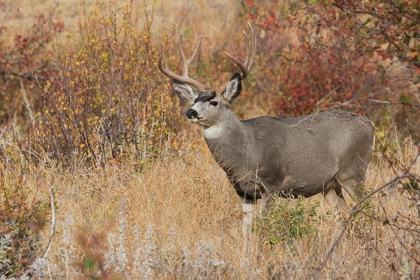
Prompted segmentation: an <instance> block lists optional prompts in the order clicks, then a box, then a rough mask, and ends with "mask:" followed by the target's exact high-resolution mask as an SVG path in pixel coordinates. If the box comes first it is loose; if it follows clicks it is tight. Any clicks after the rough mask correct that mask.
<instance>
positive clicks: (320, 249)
mask: <svg viewBox="0 0 420 280" xmlns="http://www.w3.org/2000/svg"><path fill="white" fill-rule="evenodd" d="M187 147H189V148H185V149H183V150H182V151H180V152H179V153H173V154H168V155H167V156H164V157H162V158H161V159H160V160H159V161H157V162H156V163H155V164H152V165H150V166H149V167H148V168H147V169H146V170H145V171H144V172H138V171H136V169H135V168H134V164H127V165H108V166H106V167H105V169H101V168H98V169H95V170H92V169H84V168H82V167H78V168H76V169H75V170H73V171H71V172H70V171H68V170H67V171H65V170H61V169H60V168H51V167H48V168H40V169H38V170H35V171H32V172H31V174H30V175H27V181H26V182H27V183H26V184H27V187H28V188H31V187H32V186H34V185H36V184H35V181H37V182H39V181H40V179H43V180H44V181H43V182H44V183H43V186H44V187H45V189H44V190H45V191H44V196H45V199H48V193H47V189H48V187H49V186H52V185H54V186H55V188H56V190H57V195H56V198H55V200H56V202H57V203H58V204H59V207H58V208H59V212H60V216H59V218H58V221H57V231H56V235H55V236H54V238H53V246H52V249H51V252H50V253H49V256H48V259H49V261H50V263H51V265H52V266H51V267H52V271H53V274H54V273H58V272H59V271H61V272H62V271H63V269H65V265H64V264H65V261H64V259H63V257H62V255H63V249H66V250H68V251H66V252H68V254H70V255H71V256H69V259H70V260H71V261H69V262H68V265H69V273H70V276H71V277H70V278H74V277H76V276H77V274H78V273H81V271H82V270H83V269H82V268H83V265H82V263H83V259H85V260H86V259H87V258H89V259H92V260H93V261H94V262H96V264H95V265H94V268H96V269H97V270H99V269H98V266H97V265H98V264H100V263H101V262H102V264H104V263H106V262H107V258H108V259H109V258H110V257H109V254H111V255H112V254H114V257H115V259H122V258H123V259H124V258H126V259H127V261H126V266H123V267H124V269H122V270H118V267H117V266H114V267H113V268H114V271H117V272H120V273H115V272H114V274H113V275H114V276H116V275H119V276H120V277H122V278H123V279H130V278H131V277H133V275H137V276H139V275H140V274H141V275H143V274H144V273H145V272H144V271H143V272H141V273H140V272H136V273H135V272H134V269H135V263H136V262H137V263H139V261H138V260H139V259H140V260H141V261H140V263H141V264H142V265H139V266H138V267H144V265H145V264H144V263H145V258H146V257H147V256H146V257H145V254H146V253H145V252H146V251H145V249H144V248H148V247H147V246H148V245H147V244H149V243H150V242H151V241H150V240H149V241H147V239H146V237H143V235H144V232H145V231H146V229H147V228H148V226H150V229H152V230H153V234H151V233H150V232H149V239H150V234H151V236H153V238H152V240H154V241H153V242H154V243H153V244H155V245H154V246H156V247H153V248H154V249H153V250H152V253H150V254H149V256H148V257H147V258H150V260H151V264H152V265H149V268H150V271H149V272H150V274H147V275H146V276H147V277H150V278H151V279H162V278H163V277H166V279H175V278H186V277H188V278H193V279H196V278H207V279H213V278H222V279H232V278H233V279H249V278H256V279H258V278H262V279H267V278H272V279H308V278H309V277H311V276H314V273H315V268H316V267H317V266H318V265H319V263H320V262H321V261H322V260H323V259H324V257H325V253H326V252H327V250H328V249H329V248H330V246H331V244H332V242H333V241H334V239H335V238H336V236H337V234H338V232H339V231H340V230H341V228H342V223H343V221H342V220H341V219H339V218H338V216H336V215H326V213H327V211H328V210H329V209H328V206H327V205H326V203H324V201H323V199H322V197H321V196H320V195H317V196H315V197H313V198H310V199H306V200H304V201H303V203H304V205H305V207H306V206H307V205H310V204H313V203H314V202H316V201H317V200H320V206H319V207H318V208H316V211H317V216H318V217H321V216H323V217H324V218H323V219H321V218H319V219H318V218H315V220H314V221H313V222H312V223H311V224H308V225H307V226H309V227H312V229H313V232H314V234H313V235H312V236H302V237H296V238H292V239H291V240H289V242H279V243H278V244H275V245H268V243H265V242H263V240H259V239H258V237H257V236H254V237H253V240H252V242H251V245H250V247H251V251H250V253H249V255H246V256H244V255H243V252H242V244H243V243H242V237H241V231H240V225H241V218H242V213H241V211H240V207H239V206H240V203H239V197H237V195H236V193H235V192H234V190H233V188H232V187H231V186H230V185H229V182H228V181H227V179H226V176H225V174H224V173H223V171H222V170H221V169H220V168H219V167H218V166H217V164H216V163H215V162H214V160H213V159H212V156H211V155H210V153H209V152H208V151H207V150H206V149H192V148H191V147H190V146H187ZM402 150H404V152H401V154H400V155H399V156H400V159H401V160H402V162H404V163H406V164H408V163H409V161H410V160H412V159H413V157H414V155H415V153H416V150H415V149H414V147H413V146H411V147H410V148H405V149H402ZM413 171H415V172H417V174H418V172H420V163H419V162H417V163H416V165H415V166H414V167H413ZM394 176H395V174H394V173H393V171H392V170H391V169H390V167H389V165H388V163H387V162H386V161H385V160H383V158H381V157H379V156H378V157H376V159H375V162H373V163H372V164H371V165H370V167H369V173H368V178H367V188H370V189H376V188H377V187H379V186H381V185H382V184H385V183H386V182H388V181H389V180H390V179H391V178H393V177H394ZM278 203H280V204H281V203H285V201H284V200H281V199H280V200H279V201H278ZM289 203H291V205H292V206H293V205H294V204H293V203H296V202H294V201H292V202H289ZM409 203H411V201H410V200H408V199H407V197H405V196H404V195H401V194H400V193H399V192H397V189H395V188H389V189H386V190H385V191H384V192H380V193H379V194H378V195H375V196H374V197H373V199H372V200H370V204H368V205H366V206H365V208H364V210H362V213H361V214H359V215H358V216H357V218H356V219H354V220H353V221H352V222H351V225H350V227H349V229H348V230H347V231H346V233H345V236H344V237H343V239H342V240H341V241H340V242H339V245H338V247H337V248H336V250H335V252H334V254H333V256H332V257H331V259H330V260H329V261H328V263H327V265H326V267H325V268H323V269H322V271H321V273H320V274H319V275H318V276H320V278H321V279H367V278H371V279H389V278H393V279H395V278H400V277H402V276H404V275H405V276H407V275H409V276H410V273H411V277H413V278H412V279H417V278H416V277H418V276H419V273H420V272H419V270H418V265H416V264H415V263H413V261H412V255H411V256H410V252H412V253H413V254H418V252H416V250H418V249H417V248H418V242H419V236H418V230H419V229H418V228H415V227H412V229H413V230H417V233H416V232H412V233H411V234H410V233H408V232H407V231H405V230H398V229H396V227H394V226H390V225H384V224H383V222H382V221H375V220H374V219H372V217H373V216H375V217H381V218H384V213H385V212H386V213H387V214H386V215H387V217H390V216H394V215H396V214H397V213H398V212H400V211H404V215H405V216H408V217H412V219H413V221H416V219H418V216H417V215H418V213H417V212H416V211H415V208H409ZM122 208H123V209H124V211H123V215H122V216H121V209H122ZM403 223H404V225H405V226H407V227H409V226H410V225H408V224H407V221H404V222H403ZM417 224H418V223H417ZM135 225H136V226H137V227H138V229H139V235H137V236H136V233H135V230H134V228H135V227H136V226H135ZM257 227H258V226H257ZM119 231H120V232H119ZM110 233H114V234H115V235H116V236H119V234H121V233H122V235H121V236H123V237H124V238H125V239H121V240H122V241H121V240H120V241H118V238H117V239H115V238H114V241H112V240H111V242H112V243H110V242H109V240H108V241H107V236H108V235H109V234H110ZM69 234H70V236H72V237H69ZM47 240H48V234H47V233H45V235H44V242H47ZM135 240H138V241H137V242H138V243H137V244H136V242H135ZM111 244H112V245H113V246H115V247H118V246H120V245H121V246H122V247H124V248H123V249H124V250H123V251H120V252H118V250H117V249H115V250H116V251H115V252H114V253H112V252H111V253H109V252H108V250H109V248H110V247H111V246H110V245H111ZM209 244H210V245H209ZM149 245H150V244H149ZM203 246H204V247H203ZM206 246H208V247H206ZM416 246H417V248H416ZM70 247H72V248H71V250H70ZM139 248H140V249H142V248H143V249H142V250H143V251H142V252H143V253H142V254H143V255H141V257H139V258H137V261H136V257H135V256H136V250H138V249H139ZM186 248H187V249H186ZM203 248H204V249H205V250H207V249H208V250H209V251H206V252H210V253H208V255H205V254H204V253H203V252H202V251H200V250H204V249H203ZM206 248H207V249H206ZM209 248H210V249H209ZM185 250H187V251H188V252H190V253H191V255H192V256H191V258H192V260H194V258H196V259H195V261H196V263H195V266H194V265H191V266H190V268H185V267H184V266H185V263H186V260H185ZM122 252H123V253H124V254H123V253H122ZM168 252H170V254H169V253H168ZM60 253H61V256H60ZM107 254H108V255H107ZM168 254H169V255H168ZM200 256H201V257H200ZM199 257H200V258H199ZM206 258H207V259H206ZM198 259H200V260H201V261H203V259H205V260H207V261H208V262H207V263H210V262H211V263H212V264H214V263H216V264H219V266H212V265H209V268H206V270H205V271H206V272H203V271H204V270H203V271H201V270H199V269H198V268H197V266H199V265H200V264H198ZM85 265H86V263H85ZM201 266H203V264H201ZM81 267H82V268H81ZM147 267H148V266H147V265H146V268H147ZM183 267H184V268H183ZM54 269H55V270H54ZM92 269H93V268H92ZM182 269H186V270H185V271H184V272H182ZM197 269H198V270H197ZM404 269H405V270H404ZM109 271H110V270H109ZM85 272H86V270H85ZM103 273H104V272H103ZM182 273H184V274H182ZM403 274H404V275H403ZM57 275H59V274H57ZM60 275H62V274H60ZM103 275H104V274H103ZM62 276H63V275H62ZM147 277H146V278H147ZM140 278H141V277H140ZM401 279H402V278H401ZM407 279H408V278H407Z"/></svg>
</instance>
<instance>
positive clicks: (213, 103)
mask: <svg viewBox="0 0 420 280" xmlns="http://www.w3.org/2000/svg"><path fill="white" fill-rule="evenodd" d="M210 105H211V106H217V105H219V102H217V101H211V102H210Z"/></svg>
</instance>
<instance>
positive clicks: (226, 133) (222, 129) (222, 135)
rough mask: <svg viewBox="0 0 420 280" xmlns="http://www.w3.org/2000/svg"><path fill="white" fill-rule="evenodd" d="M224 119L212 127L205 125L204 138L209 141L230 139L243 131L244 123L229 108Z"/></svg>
mask: <svg viewBox="0 0 420 280" xmlns="http://www.w3.org/2000/svg"><path fill="white" fill-rule="evenodd" d="M221 119H222V120H221V121H220V122H218V123H216V124H214V125H212V126H210V127H204V130H203V132H204V138H205V140H206V142H207V143H209V142H224V141H229V138H230V137H232V136H234V135H237V134H239V133H241V132H242V131H243V127H242V126H243V123H242V122H241V121H240V120H239V119H238V118H237V117H236V115H235V114H234V113H233V111H231V110H229V111H228V112H227V114H226V115H225V116H223V118H221Z"/></svg>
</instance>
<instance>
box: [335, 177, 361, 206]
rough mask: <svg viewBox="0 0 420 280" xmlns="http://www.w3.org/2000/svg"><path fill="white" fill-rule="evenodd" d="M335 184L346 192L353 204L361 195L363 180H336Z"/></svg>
mask: <svg viewBox="0 0 420 280" xmlns="http://www.w3.org/2000/svg"><path fill="white" fill-rule="evenodd" d="M337 182H338V183H339V184H340V186H342V187H343V188H344V189H345V190H346V192H347V193H348V194H349V195H350V197H351V198H352V199H353V200H354V201H355V202H357V201H358V200H359V197H360V196H361V195H363V184H362V183H361V182H363V180H360V179H359V180H355V179H352V178H350V179H346V180H340V179H338V178H337Z"/></svg>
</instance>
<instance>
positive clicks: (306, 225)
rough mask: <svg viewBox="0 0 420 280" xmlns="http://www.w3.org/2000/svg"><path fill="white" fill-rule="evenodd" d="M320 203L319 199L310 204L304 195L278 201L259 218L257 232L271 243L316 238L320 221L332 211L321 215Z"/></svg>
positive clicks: (265, 240)
mask: <svg viewBox="0 0 420 280" xmlns="http://www.w3.org/2000/svg"><path fill="white" fill-rule="evenodd" d="M305 205H307V206H305ZM319 205H320V204H319V201H318V200H317V201H315V202H314V203H311V204H309V205H308V203H307V201H305V200H304V198H303V197H299V198H297V199H292V198H289V199H281V200H279V201H276V203H275V205H274V206H273V207H272V208H271V209H270V210H269V211H268V213H266V214H264V216H263V217H262V218H261V219H258V220H257V221H258V223H257V227H256V231H257V234H258V235H259V236H260V239H261V240H263V241H264V242H265V243H268V244H270V245H274V244H278V243H283V242H287V243H288V244H292V243H293V241H294V240H295V239H299V238H305V237H306V238H308V237H310V238H316V236H317V228H318V223H319V222H320V221H323V220H326V219H327V218H328V217H329V216H330V215H331V213H330V212H327V214H324V215H320V214H319V213H318V212H319V211H318V210H319Z"/></svg>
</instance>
